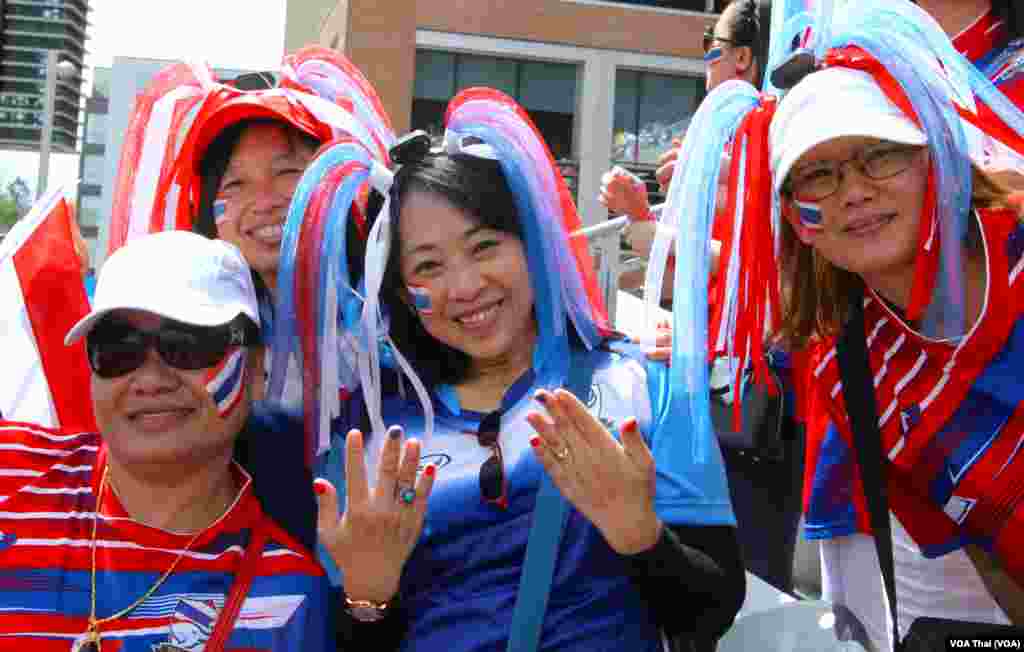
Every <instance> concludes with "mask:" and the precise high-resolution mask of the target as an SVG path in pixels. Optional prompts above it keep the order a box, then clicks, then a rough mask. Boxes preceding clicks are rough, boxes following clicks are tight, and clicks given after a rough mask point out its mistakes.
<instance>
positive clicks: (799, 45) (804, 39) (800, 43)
mask: <svg viewBox="0 0 1024 652" xmlns="http://www.w3.org/2000/svg"><path fill="white" fill-rule="evenodd" d="M812 45H814V28H813V27H812V26H810V25H808V26H807V27H805V28H804V30H803V31H802V32H800V33H799V34H797V35H796V37H795V38H794V39H793V50H809V49H811V46H812Z"/></svg>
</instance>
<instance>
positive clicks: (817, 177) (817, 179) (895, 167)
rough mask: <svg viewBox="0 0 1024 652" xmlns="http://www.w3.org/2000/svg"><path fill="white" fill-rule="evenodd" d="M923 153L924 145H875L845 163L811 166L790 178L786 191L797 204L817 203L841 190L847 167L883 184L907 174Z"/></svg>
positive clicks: (817, 163)
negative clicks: (847, 165) (918, 156)
mask: <svg viewBox="0 0 1024 652" xmlns="http://www.w3.org/2000/svg"><path fill="white" fill-rule="evenodd" d="M923 149H924V146H923V145H876V146H873V147H867V148H865V149H862V150H861V151H859V152H857V153H856V154H855V155H853V156H851V157H850V158H848V159H846V160H843V161H816V162H814V163H809V164H807V165H804V166H801V167H800V168H798V169H796V170H794V171H793V172H792V173H791V174H790V175H789V179H788V181H787V182H786V186H785V187H784V188H783V191H784V192H786V193H787V194H789V195H792V196H793V198H794V199H796V200H797V201H807V202H818V201H821V200H823V199H825V198H826V197H830V196H832V195H833V194H835V193H836V191H838V190H839V186H840V184H841V183H842V181H843V166H844V165H846V164H847V163H850V164H852V165H853V166H854V168H856V170H857V171H858V172H860V173H861V174H863V175H864V176H865V177H867V178H869V179H872V180H874V181H881V180H883V179H888V178H889V177H894V176H896V175H897V174H899V173H901V172H904V171H905V170H907V168H909V167H910V166H911V165H912V164H913V162H914V158H915V157H916V156H917V155H918V153H919V152H921V150H923Z"/></svg>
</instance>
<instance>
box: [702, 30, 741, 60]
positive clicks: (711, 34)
mask: <svg viewBox="0 0 1024 652" xmlns="http://www.w3.org/2000/svg"><path fill="white" fill-rule="evenodd" d="M715 41H718V42H719V43H728V44H729V45H746V44H745V43H740V42H739V41H734V40H732V39H727V38H722V37H721V36H715V31H714V30H713V29H711V28H710V27H709V28H707V29H705V30H704V54H707V53H708V50H710V49H711V46H712V45H714V43H715Z"/></svg>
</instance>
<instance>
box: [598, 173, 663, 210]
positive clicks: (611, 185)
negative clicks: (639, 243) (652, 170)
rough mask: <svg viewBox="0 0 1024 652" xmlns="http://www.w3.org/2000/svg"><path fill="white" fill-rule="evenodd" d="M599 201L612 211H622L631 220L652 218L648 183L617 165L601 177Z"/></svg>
mask: <svg viewBox="0 0 1024 652" xmlns="http://www.w3.org/2000/svg"><path fill="white" fill-rule="evenodd" d="M598 201H600V202H601V203H602V204H604V205H605V206H606V207H607V208H608V210H609V211H611V212H612V213H620V214H623V215H626V216H627V217H629V219H630V220H631V221H643V220H649V219H650V213H651V207H650V205H649V204H648V203H647V185H646V184H645V183H644V182H643V181H641V180H640V178H639V177H637V176H636V175H635V174H633V173H632V172H630V171H629V170H626V169H624V168H621V167H619V166H615V167H614V168H612V169H611V170H609V171H608V172H605V173H604V175H603V176H602V177H601V194H600V195H599V196H598Z"/></svg>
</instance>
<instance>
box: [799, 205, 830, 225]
mask: <svg viewBox="0 0 1024 652" xmlns="http://www.w3.org/2000/svg"><path fill="white" fill-rule="evenodd" d="M796 208H797V213H798V216H799V218H800V224H802V225H803V226H804V227H806V228H808V229H821V228H824V227H823V226H822V224H821V219H822V218H821V206H819V205H818V204H813V203H811V202H807V201H799V200H798V201H797V202H796Z"/></svg>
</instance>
